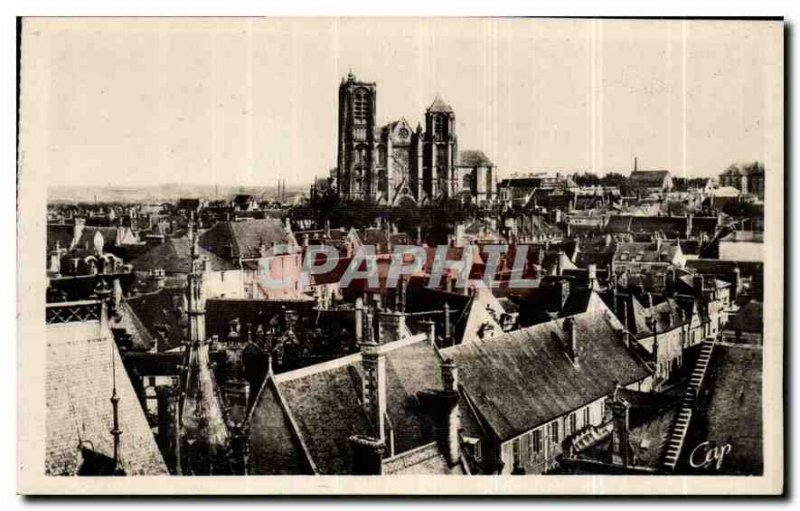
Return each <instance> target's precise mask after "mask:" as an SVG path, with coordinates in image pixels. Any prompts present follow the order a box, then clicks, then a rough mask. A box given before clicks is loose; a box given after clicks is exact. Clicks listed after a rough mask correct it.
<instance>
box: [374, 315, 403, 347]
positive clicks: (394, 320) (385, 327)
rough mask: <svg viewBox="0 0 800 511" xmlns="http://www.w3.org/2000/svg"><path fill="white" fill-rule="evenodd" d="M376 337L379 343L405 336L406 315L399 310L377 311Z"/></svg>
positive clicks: (397, 339)
mask: <svg viewBox="0 0 800 511" xmlns="http://www.w3.org/2000/svg"><path fill="white" fill-rule="evenodd" d="M378 319H379V322H378V328H379V331H378V338H379V339H380V344H385V343H387V342H394V341H399V340H400V339H402V338H404V337H406V333H407V328H406V315H405V314H404V313H402V312H399V311H381V312H379V313H378Z"/></svg>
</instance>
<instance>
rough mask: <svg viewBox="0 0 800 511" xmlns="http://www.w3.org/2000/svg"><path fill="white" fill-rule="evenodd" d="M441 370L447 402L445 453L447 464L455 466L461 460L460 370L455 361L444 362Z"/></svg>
mask: <svg viewBox="0 0 800 511" xmlns="http://www.w3.org/2000/svg"><path fill="white" fill-rule="evenodd" d="M441 369H442V386H443V387H444V388H443V391H444V392H443V397H444V401H445V407H444V410H443V412H444V413H445V417H444V424H443V426H444V428H443V430H444V431H443V432H444V435H443V438H442V439H443V440H444V443H445V446H446V447H445V449H444V451H445V456H446V457H447V462H448V464H449V465H450V466H453V465H455V464H456V463H458V461H459V459H460V458H461V442H460V440H459V436H458V430H459V429H461V417H460V414H459V409H458V368H457V367H456V365H455V364H454V363H453V361H451V360H445V361H444V362H442V365H441Z"/></svg>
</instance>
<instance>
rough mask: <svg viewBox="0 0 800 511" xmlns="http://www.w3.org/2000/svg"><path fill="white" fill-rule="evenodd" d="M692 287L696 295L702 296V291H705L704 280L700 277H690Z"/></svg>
mask: <svg viewBox="0 0 800 511" xmlns="http://www.w3.org/2000/svg"><path fill="white" fill-rule="evenodd" d="M692 287H694V290H695V292H696V293H697V294H699V295H701V296H702V294H703V290H704V289H705V278H704V277H703V276H702V275H695V276H693V277H692Z"/></svg>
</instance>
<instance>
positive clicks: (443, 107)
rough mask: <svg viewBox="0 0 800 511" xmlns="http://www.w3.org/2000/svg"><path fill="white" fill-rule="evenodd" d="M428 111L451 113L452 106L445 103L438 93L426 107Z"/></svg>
mask: <svg viewBox="0 0 800 511" xmlns="http://www.w3.org/2000/svg"><path fill="white" fill-rule="evenodd" d="M428 112H432V113H452V112H453V107H451V106H450V105H448V104H447V103H445V101H444V100H443V99H442V97H441V96H439V95H438V94H437V95H436V97H435V98H434V99H433V103H431V106H429V107H428Z"/></svg>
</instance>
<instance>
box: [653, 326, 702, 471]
mask: <svg viewBox="0 0 800 511" xmlns="http://www.w3.org/2000/svg"><path fill="white" fill-rule="evenodd" d="M714 343H715V339H714V338H709V339H706V340H704V341H703V343H702V346H701V347H700V354H699V356H698V357H697V363H696V364H695V366H694V370H693V371H692V375H691V376H690V378H689V386H688V387H687V388H686V393H685V394H684V395H683V398H682V399H681V404H680V408H679V409H678V415H677V416H676V417H675V420H674V422H673V423H672V427H671V428H670V432H669V434H668V435H667V439H666V447H665V449H664V452H663V455H662V460H661V469H662V470H664V471H666V472H672V471H673V470H675V466H676V465H677V464H678V458H679V457H680V455H681V450H682V449H683V442H684V440H685V439H686V433H687V432H688V431H689V423H690V422H691V420H692V413H693V412H694V408H695V404H696V402H697V396H698V394H699V393H700V388H701V387H702V385H703V380H704V379H705V376H706V371H707V370H708V364H709V362H710V361H711V353H712V352H713V350H714Z"/></svg>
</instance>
